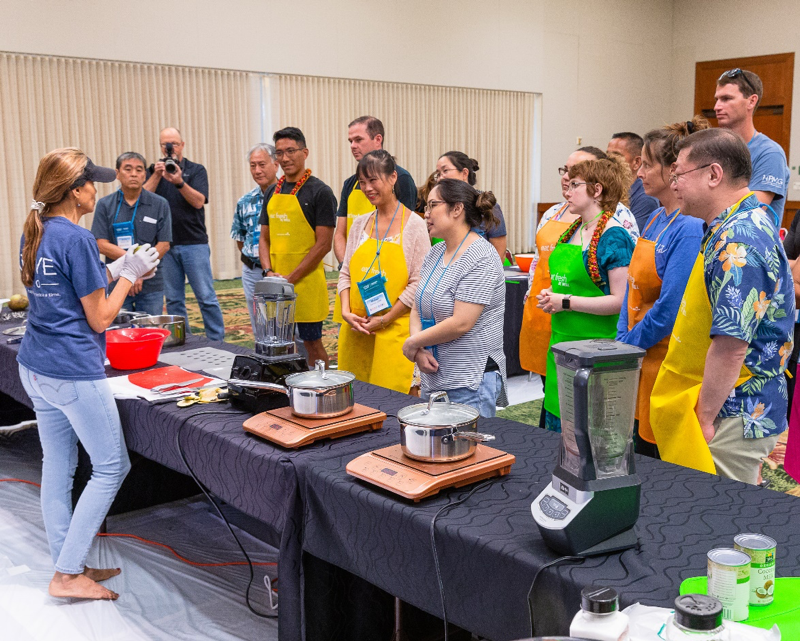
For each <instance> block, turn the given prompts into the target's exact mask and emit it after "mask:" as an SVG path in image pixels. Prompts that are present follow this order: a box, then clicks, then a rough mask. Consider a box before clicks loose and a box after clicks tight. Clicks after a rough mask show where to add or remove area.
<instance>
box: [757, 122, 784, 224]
mask: <svg viewBox="0 0 800 641" xmlns="http://www.w3.org/2000/svg"><path fill="white" fill-rule="evenodd" d="M747 148H748V149H749V150H750V162H751V163H752V164H753V175H752V176H751V177H750V189H752V190H753V191H770V192H772V193H773V194H775V197H774V198H773V199H772V203H770V207H772V208H773V209H774V210H775V213H776V214H778V227H780V226H781V221H782V220H783V208H784V206H785V205H786V190H787V189H789V167H788V165H787V164H786V154H785V153H783V147H781V146H780V145H779V144H778V143H777V142H775V141H774V140H771V139H770V138H767V136H765V135H764V134H762V133H759V132H756V133H755V135H754V136H753V137H752V138H751V139H750V142H749V143H747Z"/></svg>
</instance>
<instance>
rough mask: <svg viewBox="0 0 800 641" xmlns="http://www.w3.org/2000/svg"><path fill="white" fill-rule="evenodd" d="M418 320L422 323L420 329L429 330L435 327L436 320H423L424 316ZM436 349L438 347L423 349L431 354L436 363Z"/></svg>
mask: <svg viewBox="0 0 800 641" xmlns="http://www.w3.org/2000/svg"><path fill="white" fill-rule="evenodd" d="M419 320H420V322H421V323H422V329H423V330H426V329H430V328H431V327H433V326H434V325H436V319H435V318H425V317H424V316H421V317H420V319H419ZM437 347H438V345H429V346H428V347H426V348H425V349H427V350H428V351H429V352H430V353H431V354H433V357H434V358H435V359H436V360H437V361H438V360H439V350H438V349H436V348H437Z"/></svg>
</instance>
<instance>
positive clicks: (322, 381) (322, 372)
mask: <svg viewBox="0 0 800 641" xmlns="http://www.w3.org/2000/svg"><path fill="white" fill-rule="evenodd" d="M355 377H356V375H355V374H353V373H352V372H345V371H340V370H336V369H325V363H324V362H323V361H317V362H316V369H312V370H310V371H308V372H299V373H297V374H291V375H290V376H287V377H286V384H287V385H291V386H292V387H299V388H307V389H318V388H321V387H323V388H324V387H336V386H337V385H345V384H347V383H349V382H351V381H352V380H353V379H355Z"/></svg>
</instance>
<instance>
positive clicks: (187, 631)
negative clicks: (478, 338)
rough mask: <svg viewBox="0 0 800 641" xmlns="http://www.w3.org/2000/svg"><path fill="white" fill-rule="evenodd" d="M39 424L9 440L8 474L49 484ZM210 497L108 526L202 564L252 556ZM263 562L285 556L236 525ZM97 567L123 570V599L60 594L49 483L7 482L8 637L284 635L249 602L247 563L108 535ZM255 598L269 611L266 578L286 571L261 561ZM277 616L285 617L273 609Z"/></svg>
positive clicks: (32, 640) (0, 581)
mask: <svg viewBox="0 0 800 641" xmlns="http://www.w3.org/2000/svg"><path fill="white" fill-rule="evenodd" d="M37 440H38V439H37V435H36V430H27V431H26V432H21V433H18V434H15V435H13V436H11V437H7V438H0V478H7V477H11V476H13V477H15V478H24V479H27V480H32V481H36V482H38V481H39V478H40V475H41V462H40V461H41V451H40V450H39V449H38V442H37ZM212 509H213V508H211V506H210V505H209V504H208V503H207V501H205V499H202V498H199V497H198V498H191V499H186V500H182V501H177V502H174V503H169V504H166V505H163V506H157V507H153V508H148V509H145V510H138V511H135V512H129V513H127V514H123V515H118V516H114V517H109V519H108V531H109V532H111V533H119V532H124V533H128V534H135V535H137V536H141V537H143V538H147V539H151V540H154V541H158V542H160V543H165V544H167V545H170V546H172V547H173V548H175V549H176V551H177V552H178V553H180V554H181V555H182V556H184V557H186V558H188V559H190V560H192V561H196V562H204V563H219V562H227V561H242V560H243V558H242V555H241V552H240V551H239V549H238V547H237V546H236V543H235V541H233V539H232V538H231V536H230V533H229V532H228V530H227V528H226V527H225V524H224V523H223V522H222V521H221V520H220V519H219V518H218V517H217V516H216V515H215V513H212V511H211V510H212ZM236 531H237V534H238V536H239V537H240V540H241V541H242V544H243V545H244V547H245V549H246V550H248V552H249V553H250V556H251V558H252V559H253V561H260V562H269V561H276V560H277V552H276V551H275V550H274V549H273V548H270V547H269V546H267V545H266V544H264V543H262V542H260V541H258V540H257V539H255V538H253V537H251V536H249V535H248V534H246V533H245V532H243V531H241V530H238V529H237V530H236ZM88 565H90V566H91V567H120V568H122V574H121V575H120V576H117V577H114V578H112V579H110V580H108V581H107V582H105V585H107V586H108V587H109V589H111V590H114V591H115V592H119V593H120V598H119V600H118V601H114V602H110V601H85V600H77V599H55V598H53V597H50V596H49V594H48V592H47V587H48V584H49V582H50V579H51V578H52V576H53V564H52V561H51V559H50V555H49V550H48V546H47V538H46V536H45V531H44V525H43V523H42V517H41V511H40V505H39V489H38V488H37V487H34V486H31V485H26V484H20V483H0V641H12V640H13V641H45V640H48V641H49V640H50V639H53V640H54V641H55V640H56V639H57V640H58V641H72V640H75V641H78V640H80V641H84V640H95V639H96V640H98V641H100V640H102V641H140V640H142V641H150V640H161V639H164V640H166V639H170V640H173V639H187V640H188V639H192V640H194V639H204V640H214V641H216V640H219V641H234V640H235V641H240V640H249V639H254V640H255V639H258V640H259V641H262V640H263V641H269V640H270V639H277V634H278V632H277V631H278V623H277V619H276V618H270V619H262V618H260V617H257V616H256V615H254V614H253V613H251V612H250V611H249V610H248V609H247V606H246V605H245V602H244V593H245V589H246V587H247V581H248V579H249V570H248V568H247V566H246V565H244V566H228V567H220V568H204V567H195V566H191V565H187V564H186V563H183V562H182V561H180V560H179V559H177V558H176V557H175V556H174V555H173V554H172V553H171V552H169V551H168V550H166V549H164V548H160V547H156V546H151V545H147V544H145V543H142V542H140V541H136V540H133V539H127V538H106V537H104V538H98V539H96V540H95V542H94V545H93V546H92V551H91V552H90V554H89V559H88ZM255 572H256V576H255V580H254V582H253V588H252V589H251V591H250V598H251V602H252V603H253V606H254V607H255V608H256V609H257V610H258V611H260V612H264V613H269V608H268V596H267V593H266V589H265V587H264V575H265V574H267V575H268V576H270V577H275V576H276V575H277V568H276V567H265V566H261V567H256V569H255ZM273 614H276V613H273Z"/></svg>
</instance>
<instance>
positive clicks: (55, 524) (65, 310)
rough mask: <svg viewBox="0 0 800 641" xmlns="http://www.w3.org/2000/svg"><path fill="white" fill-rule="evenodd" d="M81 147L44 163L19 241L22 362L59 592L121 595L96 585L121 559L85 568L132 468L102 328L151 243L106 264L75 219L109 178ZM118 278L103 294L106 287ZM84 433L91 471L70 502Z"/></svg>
mask: <svg viewBox="0 0 800 641" xmlns="http://www.w3.org/2000/svg"><path fill="white" fill-rule="evenodd" d="M115 177H116V174H115V172H114V170H113V169H108V168H105V167H97V166H96V165H94V163H92V161H91V160H90V159H89V158H88V157H87V156H86V154H84V153H83V152H82V151H80V150H79V149H74V148H66V149H56V150H55V151H51V152H50V153H48V154H47V155H46V156H45V157H44V158H42V160H41V161H40V162H39V169H38V171H37V173H36V180H35V182H34V184H33V202H32V203H31V209H30V212H29V213H28V217H27V219H26V220H25V226H24V229H23V236H22V242H21V246H22V249H21V260H20V265H21V270H22V282H23V284H24V285H25V288H26V290H27V293H28V299H29V300H30V310H29V312H28V324H27V329H26V331H25V335H24V337H23V339H22V344H21V346H20V350H19V355H18V356H17V361H18V362H19V374H20V379H21V380H22V385H23V386H24V387H25V391H26V392H27V393H28V396H30V398H31V401H33V408H34V410H35V412H36V420H37V422H38V425H39V438H40V440H41V443H42V452H43V459H42V490H41V497H42V499H41V500H42V514H43V517H44V524H45V529H46V531H47V540H48V543H49V545H50V553H51V555H52V557H53V563H54V565H55V569H56V573H55V576H53V579H52V580H51V581H50V587H49V592H50V594H51V595H52V596H56V597H77V598H85V599H116V598H117V597H118V595H117V594H116V593H114V592H112V591H111V590H108V589H106V588H104V587H103V586H101V585H99V583H98V581H103V580H104V579H108V578H110V577H112V576H116V575H117V574H119V572H120V570H119V568H112V569H93V568H89V567H86V565H85V563H86V557H87V555H88V554H89V549H90V548H91V546H92V541H93V540H94V537H95V535H96V534H97V531H98V530H99V529H100V525H101V524H102V522H103V519H104V518H105V516H106V513H107V512H108V509H109V507H111V503H112V501H113V500H114V497H115V496H116V494H117V490H118V489H119V487H120V485H121V484H122V480H123V479H124V478H125V475H126V474H127V473H128V470H129V469H130V462H129V460H128V452H127V449H126V448H125V440H124V438H123V435H122V426H121V424H120V420H119V413H118V411H117V406H116V403H115V402H114V397H113V395H112V394H111V388H110V387H109V385H108V381H107V380H106V375H105V367H104V360H105V330H106V328H107V327H108V326H109V325H110V324H111V323H112V321H113V320H114V318H115V317H116V315H117V313H118V312H119V310H120V308H121V307H122V303H123V302H124V301H125V297H126V296H127V295H128V291H129V290H130V288H131V287H132V285H133V283H135V282H136V280H137V279H138V278H146V277H148V276H150V277H152V275H154V274H155V267H156V265H158V262H159V260H158V252H157V251H156V249H155V248H154V247H150V246H149V245H142V246H141V247H139V248H138V251H136V252H135V253H134V250H135V249H136V246H134V247H131V248H130V249H129V250H128V253H126V254H125V256H123V257H121V258H119V259H117V260H115V261H114V262H113V263H110V264H108V265H103V263H101V262H100V254H99V252H98V249H97V242H96V241H95V239H94V236H92V234H91V232H89V230H87V229H84V228H83V227H81V226H80V225H78V221H79V220H80V218H81V217H82V216H84V215H85V214H89V213H91V212H92V211H93V210H94V205H95V195H96V193H97V191H96V189H95V187H94V182H96V181H97V182H112V181H113V180H114V179H115ZM117 278H119V279H120V282H119V283H118V284H117V286H116V287H115V288H114V290H113V291H112V292H111V295H110V296H109V297H108V298H106V286H107V285H108V283H109V282H110V281H112V280H116V279H117ZM78 441H80V442H81V443H82V444H83V446H84V448H85V449H86V451H87V452H88V454H89V457H90V458H91V462H92V476H91V479H90V480H89V482H88V484H87V485H86V488H85V489H84V491H83V493H82V494H81V497H80V499H79V500H78V503H77V505H76V506H75V510H74V512H73V510H72V479H73V476H74V474H75V468H76V467H77V463H78Z"/></svg>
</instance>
